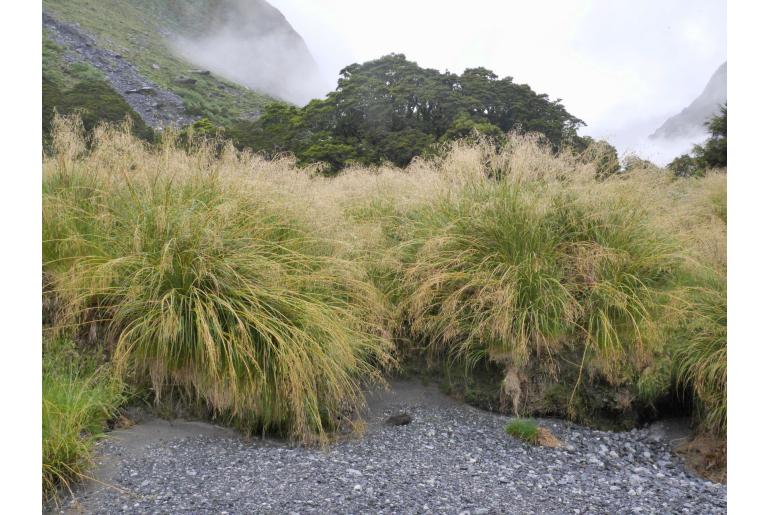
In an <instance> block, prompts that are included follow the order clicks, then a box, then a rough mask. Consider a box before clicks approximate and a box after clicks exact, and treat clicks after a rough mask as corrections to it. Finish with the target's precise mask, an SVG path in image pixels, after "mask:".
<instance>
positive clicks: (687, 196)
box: [43, 118, 727, 440]
mask: <svg viewBox="0 0 770 515" xmlns="http://www.w3.org/2000/svg"><path fill="white" fill-rule="evenodd" d="M54 124H55V128H54V132H53V134H54V136H53V148H54V153H53V154H52V155H51V156H48V157H46V158H45V159H44V181H43V189H44V191H43V199H44V200H43V209H44V213H43V239H44V245H43V251H44V260H45V263H44V271H45V272H46V276H47V277H50V278H51V281H52V284H53V288H54V290H55V291H56V293H57V295H59V297H60V298H61V299H60V300H61V302H59V303H58V304H57V305H64V306H67V307H68V309H66V310H65V312H64V313H63V314H62V316H61V317H60V318H61V319H60V320H59V323H58V327H59V329H60V330H62V331H64V330H66V329H68V328H70V327H78V326H82V325H83V324H91V325H94V324H101V325H103V326H105V327H106V328H107V333H106V334H107V342H106V343H107V345H108V348H109V349H110V351H111V357H112V359H113V360H114V364H115V367H116V370H117V371H118V372H119V373H120V374H121V376H122V377H123V378H125V379H126V380H128V381H131V382H134V383H137V384H143V383H147V384H149V385H150V386H151V388H152V390H153V391H154V393H155V394H156V395H157V396H158V398H163V397H168V396H170V395H177V394H182V395H183V396H185V397H186V398H189V399H192V400H194V401H195V402H202V403H205V404H206V405H208V407H209V408H210V409H211V410H213V411H214V412H216V413H219V414H220V415H222V416H224V417H230V418H233V419H237V420H238V421H239V422H241V423H244V424H245V425H246V426H248V427H250V428H251V429H252V430H255V431H259V430H263V431H265V430H278V431H281V432H284V433H286V434H289V435H291V436H293V437H295V438H302V439H305V440H316V439H318V438H319V437H320V438H321V439H323V438H324V435H325V433H326V432H327V430H329V429H333V428H334V427H335V425H336V424H337V423H338V421H339V420H340V419H341V418H344V417H345V416H346V415H347V414H349V413H350V409H353V408H355V406H356V405H357V404H358V402H359V401H360V400H361V394H360V391H361V390H360V385H361V381H363V380H376V379H378V378H379V377H380V373H381V371H382V370H383V369H384V368H387V367H388V366H390V365H391V364H393V361H394V358H393V357H392V356H393V355H394V354H393V351H394V344H393V341H395V340H398V339H399V338H404V339H406V340H411V343H412V347H417V348H418V349H419V350H421V351H423V350H427V351H429V352H430V353H432V354H433V355H434V356H441V357H447V358H449V359H454V360H459V361H463V362H465V363H466V364H468V365H469V366H470V365H474V364H478V363H480V362H482V361H488V362H496V363H498V364H502V365H503V366H504V367H505V369H506V372H505V378H503V377H501V378H500V380H501V383H502V384H503V387H504V388H509V387H510V388H509V390H510V391H511V392H514V393H515V391H516V388H524V387H525V386H524V385H523V384H519V385H516V384H513V383H515V382H516V381H517V380H518V379H517V378H521V377H522V374H525V373H526V370H528V369H535V368H537V369H541V370H547V371H548V373H549V374H550V375H551V377H552V378H553V381H555V382H556V383H557V384H558V385H559V386H563V387H564V388H562V390H565V389H566V391H567V392H570V391H571V392H572V395H573V397H574V396H575V392H576V391H577V389H578V386H579V384H577V383H583V382H590V381H593V380H594V379H597V380H601V381H603V382H605V383H607V384H609V385H610V386H612V387H613V388H614V387H615V386H618V387H624V388H625V387H633V388H635V389H636V390H637V394H638V396H639V398H640V399H641V398H644V399H647V400H648V401H649V402H654V400H655V399H656V398H659V397H661V396H663V395H665V394H667V393H669V392H670V391H672V390H673V389H678V390H679V391H680V392H692V393H693V394H694V396H695V397H696V400H697V402H698V406H699V412H698V413H699V417H700V418H699V420H700V421H701V422H702V424H703V425H702V427H703V428H704V429H707V430H709V431H712V432H724V428H725V423H726V422H725V420H724V416H723V414H724V410H723V406H724V402H725V399H726V392H725V387H724V380H723V379H724V371H725V370H726V350H725V349H726V340H725V327H726V319H725V316H724V312H725V289H724V287H723V285H724V283H725V275H726V274H725V263H726V258H725V254H726V253H725V248H726V245H725V242H726V230H725V221H726V212H727V211H726V202H725V199H726V196H725V195H724V191H725V180H724V174H723V173H719V172H713V173H709V174H707V175H706V176H705V177H703V178H699V179H676V178H674V177H672V176H671V175H669V174H667V173H665V172H664V171H662V170H660V169H657V168H655V167H654V166H650V165H649V163H644V166H639V167H637V168H634V167H633V166H630V165H629V170H627V171H626V172H624V173H621V174H614V175H610V176H607V177H604V176H601V177H600V179H597V166H598V164H597V163H596V162H595V160H592V158H591V156H587V155H585V154H584V155H575V154H573V153H569V152H566V151H565V152H563V153H560V154H554V153H553V152H552V151H551V149H550V148H548V147H547V145H545V144H544V142H543V140H542V139H541V138H538V137H537V136H534V135H527V136H518V135H510V136H509V137H508V139H507V141H506V142H505V143H504V144H503V145H499V144H493V143H492V142H489V141H485V140H483V139H481V140H478V141H456V142H452V143H449V144H446V145H445V148H443V149H442V150H441V151H440V152H437V153H436V154H434V155H431V156H430V157H425V158H417V159H415V160H414V161H413V162H412V163H411V164H410V165H409V166H408V167H407V168H406V169H397V168H394V167H390V166H380V167H376V168H375V167H371V168H365V167H359V166H352V167H349V168H347V169H346V170H344V171H343V172H342V173H341V174H340V175H338V176H337V177H334V178H329V177H324V176H321V175H319V174H316V173H314V170H313V169H312V168H298V167H297V166H296V164H295V162H294V160H293V159H292V158H291V157H290V156H286V157H281V158H278V159H274V160H266V159H264V158H262V157H260V156H258V155H253V154H250V153H248V152H238V151H236V150H234V149H233V147H232V146H231V145H229V144H228V143H227V142H222V141H217V142H213V143H207V142H205V141H202V142H197V143H195V142H192V143H191V142H189V141H188V142H187V143H186V144H184V145H180V144H178V142H177V141H176V140H175V137H174V135H173V134H171V133H167V134H165V135H164V136H163V137H162V138H160V142H159V143H157V144H156V145H154V146H152V147H150V146H148V145H147V144H145V143H142V142H139V141H138V140H136V139H135V138H133V137H132V136H131V135H130V133H129V131H128V130H127V128H125V127H124V128H122V129H121V128H115V127H112V128H110V127H100V128H98V129H97V130H96V131H94V133H93V136H92V140H91V141H89V142H85V141H84V140H83V137H82V131H81V130H80V128H79V126H78V124H77V122H76V121H74V120H64V119H61V118H58V119H56V121H55V122H54ZM629 162H635V161H633V160H631V161H629ZM599 164H600V163H599ZM599 175H601V174H599ZM704 271H705V272H704ZM401 350H404V351H407V350H408V349H401ZM565 363H567V364H569V366H570V367H573V369H574V370H577V371H578V372H577V379H575V374H572V373H570V374H566V373H564V371H563V370H560V368H559V367H561V366H564V364H565ZM507 391H508V390H507ZM570 402H571V401H570ZM523 415H525V413H523Z"/></svg>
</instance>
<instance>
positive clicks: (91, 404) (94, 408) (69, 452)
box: [43, 341, 123, 501]
mask: <svg viewBox="0 0 770 515" xmlns="http://www.w3.org/2000/svg"><path fill="white" fill-rule="evenodd" d="M71 348H72V346H71V344H70V345H68V344H67V342H59V341H57V342H52V343H50V344H47V345H46V348H45V353H44V358H43V495H44V497H45V499H46V500H49V501H50V500H54V499H56V492H57V491H59V490H61V489H64V490H69V489H70V485H71V483H72V482H73V481H75V480H78V479H80V478H81V477H83V475H84V474H85V473H86V472H87V470H88V468H89V466H90V465H91V459H90V453H91V449H92V447H93V444H94V442H95V440H96V439H97V438H98V437H99V436H100V435H101V434H102V433H103V432H104V430H105V429H106V422H107V420H109V419H111V418H112V417H113V416H114V415H115V413H116V409H117V407H118V406H119V405H120V403H121V402H122V400H123V395H122V387H121V384H120V382H118V381H117V380H115V378H114V377H113V376H112V375H111V374H110V371H109V370H108V369H107V368H105V367H96V366H95V364H94V363H90V362H89V360H87V359H83V358H82V357H81V356H77V355H73V354H72V353H71ZM68 349H69V350H68Z"/></svg>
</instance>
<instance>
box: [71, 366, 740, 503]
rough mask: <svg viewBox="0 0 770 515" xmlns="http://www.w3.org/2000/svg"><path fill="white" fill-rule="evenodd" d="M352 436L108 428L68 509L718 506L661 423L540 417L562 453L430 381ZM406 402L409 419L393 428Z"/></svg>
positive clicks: (719, 489) (397, 388)
mask: <svg viewBox="0 0 770 515" xmlns="http://www.w3.org/2000/svg"><path fill="white" fill-rule="evenodd" d="M369 406H370V413H369V416H368V427H367V429H366V432H365V433H364V435H363V436H362V437H361V438H353V439H349V440H346V441H342V442H338V443H335V444H332V445H330V446H329V447H328V448H326V449H314V448H304V447H292V446H290V445H288V444H286V443H283V442H278V441H273V440H261V439H256V440H250V441H249V440H244V439H242V438H240V437H239V436H237V435H236V434H235V433H234V432H232V431H230V430H227V429H224V428H217V427H215V426H211V425H208V424H204V423H200V422H184V421H178V422H166V421H161V420H151V421H148V422H146V423H142V424H139V425H137V426H134V427H132V428H129V429H125V430H119V431H114V432H112V433H111V434H110V436H109V437H108V438H107V439H106V440H104V441H103V442H102V443H101V444H100V446H99V451H98V462H99V463H100V465H99V466H98V467H97V469H96V470H95V471H94V475H95V478H96V479H97V480H98V481H91V482H89V483H88V484H86V485H84V486H83V487H82V488H81V489H80V491H79V492H76V496H75V498H73V499H70V500H67V501H65V502H64V504H63V506H62V507H61V509H60V511H61V512H64V513H121V512H122V513H188V514H189V513H219V514H225V513H228V514H235V513H280V514H284V513H285V514H291V513H298V514H299V513H454V514H460V513H465V514H496V513H613V514H616V513H677V514H679V513H725V512H726V494H727V489H726V486H724V485H720V484H716V483H711V482H709V481H706V480H704V479H701V478H699V477H697V476H694V475H692V474H690V473H689V472H687V471H686V470H685V468H684V465H683V463H682V461H681V460H680V459H679V458H678V457H676V456H675V455H673V454H672V452H671V442H670V438H671V436H670V434H667V432H666V431H664V430H663V429H661V426H653V427H650V428H645V429H640V430H635V431H630V432H625V433H610V432H603V431H595V430H591V429H587V428H584V427H580V426H576V425H574V424H570V423H568V422H565V421H560V420H551V419H544V420H540V421H539V422H540V423H541V425H543V426H545V427H547V428H549V429H550V430H551V431H552V432H553V434H554V435H556V436H557V437H558V438H559V439H561V440H562V441H563V443H564V447H562V448H559V449H550V448H541V447H532V446H530V445H527V444H524V443H522V442H520V441H518V440H516V439H514V438H512V437H510V436H508V435H507V434H506V433H505V432H504V427H505V424H506V422H507V420H508V417H505V416H501V415H496V414H493V413H488V412H484V411H480V410H477V409H475V408H473V407H470V406H467V405H464V404H460V403H457V402H455V401H453V400H451V399H449V398H448V397H446V396H444V395H442V394H441V393H440V392H439V391H438V390H437V389H436V388H435V387H426V386H423V385H421V384H419V383H416V382H405V381H404V382H396V383H393V384H392V387H391V389H390V390H389V391H387V392H378V393H375V394H372V395H371V396H370V402H369ZM401 411H405V412H407V413H409V414H410V415H411V416H412V417H413V421H412V422H411V423H410V424H408V425H404V426H390V425H387V424H385V423H384V421H385V419H386V418H387V417H388V416H389V415H392V414H394V413H398V412H401Z"/></svg>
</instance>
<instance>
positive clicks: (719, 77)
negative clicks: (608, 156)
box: [650, 62, 727, 139]
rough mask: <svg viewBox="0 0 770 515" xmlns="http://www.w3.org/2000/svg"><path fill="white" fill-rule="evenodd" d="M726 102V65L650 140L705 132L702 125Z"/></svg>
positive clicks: (718, 69) (651, 136)
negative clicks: (696, 96)
mask: <svg viewBox="0 0 770 515" xmlns="http://www.w3.org/2000/svg"><path fill="white" fill-rule="evenodd" d="M725 102H727V63H726V62H725V63H723V64H722V66H720V67H719V68H717V71H715V72H714V75H712V76H711V79H709V81H708V84H706V88H705V89H704V90H703V93H701V94H700V95H699V96H698V98H696V99H695V100H693V102H692V104H690V105H689V106H687V107H686V108H685V109H684V110H682V112H681V113H679V114H677V115H675V116H672V117H671V118H669V119H668V120H666V121H665V123H663V125H661V126H660V127H659V128H658V129H657V130H656V131H655V132H654V133H653V134H652V135H650V138H652V139H674V138H681V137H686V136H690V135H692V134H700V133H704V132H705V128H704V127H703V124H704V123H706V121H707V120H708V119H709V118H711V117H712V116H714V115H715V114H717V113H718V112H719V106H720V105H722V104H724V103H725Z"/></svg>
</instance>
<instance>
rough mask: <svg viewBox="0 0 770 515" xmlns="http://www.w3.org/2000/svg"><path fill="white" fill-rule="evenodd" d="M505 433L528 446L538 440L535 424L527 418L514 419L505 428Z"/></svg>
mask: <svg viewBox="0 0 770 515" xmlns="http://www.w3.org/2000/svg"><path fill="white" fill-rule="evenodd" d="M505 432H506V433H508V434H509V435H511V436H513V437H516V438H518V439H519V440H522V441H524V442H527V443H529V444H533V445H534V444H536V443H537V440H538V426H537V422H535V421H534V420H532V419H529V418H514V419H513V420H511V421H510V422H508V424H506V426H505Z"/></svg>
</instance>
